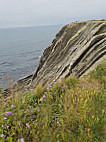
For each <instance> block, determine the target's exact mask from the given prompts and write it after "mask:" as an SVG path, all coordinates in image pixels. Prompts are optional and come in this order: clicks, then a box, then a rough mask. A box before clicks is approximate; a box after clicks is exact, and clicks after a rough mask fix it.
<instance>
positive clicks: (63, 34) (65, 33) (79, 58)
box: [17, 20, 106, 90]
mask: <svg viewBox="0 0 106 142" xmlns="http://www.w3.org/2000/svg"><path fill="white" fill-rule="evenodd" d="M102 59H106V20H101V21H95V20H94V21H87V22H74V23H72V24H69V25H66V26H64V27H63V28H62V29H61V30H60V32H59V33H58V34H57V35H56V38H55V39H54V40H53V42H52V44H51V46H49V47H48V48H46V49H45V50H44V53H43V55H42V57H41V59H40V63H39V66H38V69H37V71H36V72H35V73H34V74H32V75H30V76H28V77H25V78H23V79H21V80H19V81H18V82H17V85H18V90H27V89H28V88H32V87H36V86H37V85H38V84H39V83H40V84H42V85H43V84H45V83H46V82H47V81H48V79H49V78H50V81H51V83H53V81H54V80H57V79H59V78H61V77H67V76H69V75H70V74H71V75H74V76H76V77H81V76H82V75H83V74H85V73H87V72H89V71H90V70H92V69H93V68H94V67H95V66H96V65H97V64H98V63H99V61H100V60H102Z"/></svg>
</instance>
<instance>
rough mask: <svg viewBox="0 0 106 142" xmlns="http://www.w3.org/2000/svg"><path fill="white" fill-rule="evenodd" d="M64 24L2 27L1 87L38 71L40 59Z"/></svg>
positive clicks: (0, 49) (5, 86)
mask: <svg viewBox="0 0 106 142" xmlns="http://www.w3.org/2000/svg"><path fill="white" fill-rule="evenodd" d="M61 27H62V26H43V27H30V28H8V29H0V88H3V89H5V88H7V87H8V76H10V78H11V80H12V82H13V83H14V82H15V81H17V80H19V79H20V78H22V77H24V76H27V75H29V74H31V73H32V72H34V71H36V69H37V66H38V64H39V59H40V57H41V56H42V54H43V51H44V49H45V48H47V47H48V46H49V45H50V44H51V42H52V40H53V39H54V37H55V35H56V34H57V33H58V32H59V30H60V29H61Z"/></svg>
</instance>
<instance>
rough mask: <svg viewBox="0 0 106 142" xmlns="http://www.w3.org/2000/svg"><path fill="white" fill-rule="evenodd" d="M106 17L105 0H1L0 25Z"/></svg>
mask: <svg viewBox="0 0 106 142" xmlns="http://www.w3.org/2000/svg"><path fill="white" fill-rule="evenodd" d="M92 19H106V0H0V28H5V27H30V26H43V25H60V24H64V25H65V24H68V23H71V22H74V21H86V20H92Z"/></svg>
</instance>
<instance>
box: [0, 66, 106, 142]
mask: <svg viewBox="0 0 106 142" xmlns="http://www.w3.org/2000/svg"><path fill="white" fill-rule="evenodd" d="M105 75H106V74H105V63H102V64H100V65H99V66H97V68H96V69H95V70H94V71H92V72H90V73H89V74H88V75H86V76H85V77H84V78H83V80H84V81H85V82H87V83H88V84H87V85H85V84H83V82H82V79H77V78H74V77H69V78H67V79H63V80H60V81H57V82H54V84H53V85H52V86H50V85H49V83H48V85H47V86H46V87H44V88H43V87H41V86H38V87H37V89H36V90H33V91H32V92H27V93H25V94H22V93H21V92H17V93H16V94H13V93H12V90H11V97H9V98H8V99H5V97H4V95H3V94H1V95H0V108H1V109H0V142H17V141H18V142H22V141H24V142H31V141H33V142H34V141H35V142H103V141H105V138H104V134H105V104H106V102H105V97H106V95H105V89H106V85H105ZM90 80H91V81H90ZM91 82H92V84H94V85H92V88H89V87H88V86H89V84H90V83H91ZM93 86H95V87H93Z"/></svg>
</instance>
